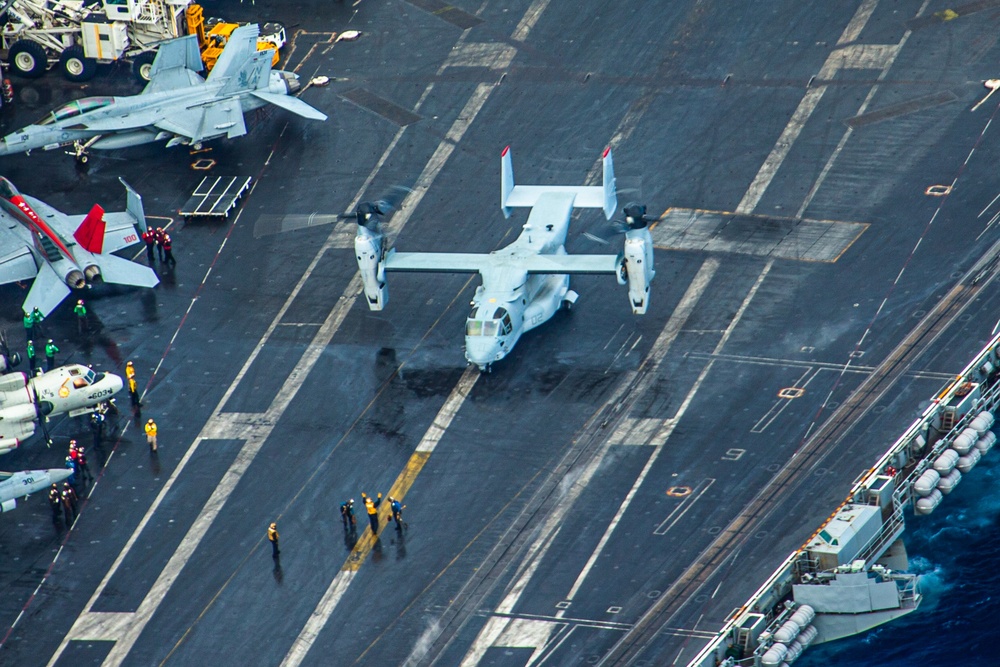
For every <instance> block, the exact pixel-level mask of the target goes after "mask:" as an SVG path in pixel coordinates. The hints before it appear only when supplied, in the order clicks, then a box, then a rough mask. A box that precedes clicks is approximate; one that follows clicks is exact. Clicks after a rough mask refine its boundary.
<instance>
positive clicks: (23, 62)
mask: <svg viewBox="0 0 1000 667" xmlns="http://www.w3.org/2000/svg"><path fill="white" fill-rule="evenodd" d="M7 62H8V63H10V66H11V69H13V70H14V71H15V72H17V73H18V74H20V75H21V76H23V77H25V78H28V79H37V78H38V77H40V76H42V75H43V74H45V69H46V68H47V67H48V65H49V59H48V56H47V55H46V54H45V47H43V46H42V45H41V44H39V43H38V42H32V41H31V40H30V39H19V40H17V41H16V42H14V44H13V45H12V46H11V47H10V51H9V52H8V53H7Z"/></svg>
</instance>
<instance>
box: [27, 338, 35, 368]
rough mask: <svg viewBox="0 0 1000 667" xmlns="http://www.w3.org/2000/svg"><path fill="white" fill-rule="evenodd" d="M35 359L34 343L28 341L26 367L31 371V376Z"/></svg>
mask: <svg viewBox="0 0 1000 667" xmlns="http://www.w3.org/2000/svg"><path fill="white" fill-rule="evenodd" d="M36 361H37V359H36V357H35V343H34V342H33V341H30V340H29V341H28V367H29V368H30V369H31V374H32V375H34V374H35V363H36Z"/></svg>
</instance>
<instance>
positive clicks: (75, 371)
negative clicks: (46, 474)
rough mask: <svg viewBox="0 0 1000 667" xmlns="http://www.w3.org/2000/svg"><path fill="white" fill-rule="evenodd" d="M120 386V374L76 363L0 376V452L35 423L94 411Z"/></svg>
mask: <svg viewBox="0 0 1000 667" xmlns="http://www.w3.org/2000/svg"><path fill="white" fill-rule="evenodd" d="M121 389H122V379H121V377H119V376H117V375H115V374H114V373H99V372H97V371H95V370H93V369H91V368H87V367H86V366H81V365H80V364H70V365H68V366H62V367H60V368H56V369H54V370H51V371H49V372H48V373H43V374H42V375H38V376H32V377H29V376H28V375H26V374H24V373H9V374H7V375H4V376H3V377H0V454H7V453H9V452H11V451H13V450H15V449H17V448H18V446H19V445H20V444H21V443H22V442H24V441H25V440H26V439H27V438H29V437H31V436H32V435H33V434H34V433H35V424H36V423H41V424H43V426H42V431H43V432H44V430H45V427H44V422H45V420H47V419H48V418H49V417H53V416H55V415H61V414H64V413H67V414H69V416H70V417H77V416H79V415H84V414H87V413H90V412H93V411H94V408H96V407H97V405H98V404H100V403H104V402H106V401H109V400H110V399H111V397H112V396H114V395H115V394H117V393H118V392H119V391H121Z"/></svg>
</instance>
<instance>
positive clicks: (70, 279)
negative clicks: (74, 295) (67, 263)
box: [66, 269, 87, 289]
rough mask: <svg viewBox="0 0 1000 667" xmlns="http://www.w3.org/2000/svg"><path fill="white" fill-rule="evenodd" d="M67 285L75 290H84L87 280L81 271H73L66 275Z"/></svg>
mask: <svg viewBox="0 0 1000 667" xmlns="http://www.w3.org/2000/svg"><path fill="white" fill-rule="evenodd" d="M66 284H67V285H69V286H70V287H72V288H73V289H83V288H84V287H86V286H87V280H86V279H85V278H84V277H83V273H81V272H80V270H79V269H73V270H72V271H70V272H69V273H67V274H66Z"/></svg>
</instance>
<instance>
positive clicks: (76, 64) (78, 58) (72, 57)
mask: <svg viewBox="0 0 1000 667" xmlns="http://www.w3.org/2000/svg"><path fill="white" fill-rule="evenodd" d="M59 67H61V68H62V72H63V76H64V77H66V78H67V79H68V80H70V81H90V80H91V79H93V78H94V75H95V74H97V61H96V60H94V59H93V58H88V57H87V56H85V55H83V47H82V46H80V45H79V44H74V45H73V46H67V47H66V49H65V50H64V51H63V52H62V55H61V56H59Z"/></svg>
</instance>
